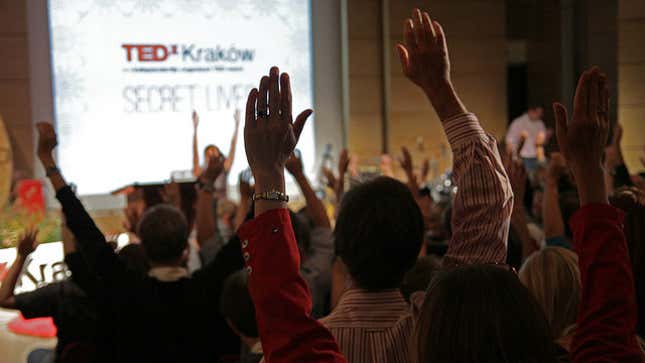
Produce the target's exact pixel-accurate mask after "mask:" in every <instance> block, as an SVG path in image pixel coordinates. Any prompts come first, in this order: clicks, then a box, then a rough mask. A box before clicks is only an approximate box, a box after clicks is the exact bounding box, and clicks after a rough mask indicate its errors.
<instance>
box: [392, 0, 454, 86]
mask: <svg viewBox="0 0 645 363" xmlns="http://www.w3.org/2000/svg"><path fill="white" fill-rule="evenodd" d="M404 35H405V45H403V44H401V43H399V44H397V46H396V49H397V51H398V53H399V58H400V59H401V66H402V67H403V74H405V76H406V77H408V78H409V79H410V80H411V81H412V82H414V83H415V84H416V85H417V86H419V87H421V88H422V89H423V90H424V91H428V92H431V91H432V90H435V89H438V88H441V87H444V86H445V85H447V84H450V82H451V81H450V58H449V57H448V47H447V46H446V37H445V34H444V33H443V29H442V28H441V25H439V23H438V22H436V21H432V20H430V15H429V14H428V13H427V12H425V11H424V12H421V11H420V10H419V9H414V11H413V12H412V17H411V18H408V19H406V20H405V23H404Z"/></svg>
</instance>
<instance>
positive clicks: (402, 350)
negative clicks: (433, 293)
mask: <svg viewBox="0 0 645 363" xmlns="http://www.w3.org/2000/svg"><path fill="white" fill-rule="evenodd" d="M320 322H321V323H322V324H323V325H324V326H325V327H326V328H327V329H329V331H330V332H331V333H332V335H333V336H334V338H336V342H337V343H338V346H339V348H340V351H341V352H342V353H343V354H344V355H345V358H347V361H348V362H350V363H361V362H366V363H367V362H369V363H372V362H374V363H378V362H383V363H407V362H409V354H408V342H409V341H410V335H411V334H412V326H413V319H412V314H411V313H410V307H409V305H408V304H407V303H406V302H405V300H404V299H403V296H402V295H401V292H400V291H399V290H398V289H392V290H385V291H380V292H367V291H364V290H360V289H351V290H348V291H346V292H345V293H344V294H343V297H342V298H341V299H340V302H339V303H338V306H336V308H335V309H334V311H333V312H332V313H331V314H330V315H329V316H328V317H326V318H323V319H321V320H320Z"/></svg>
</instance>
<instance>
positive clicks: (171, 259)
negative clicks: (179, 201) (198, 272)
mask: <svg viewBox="0 0 645 363" xmlns="http://www.w3.org/2000/svg"><path fill="white" fill-rule="evenodd" d="M137 230H138V233H137V234H138V236H139V238H140V239H141V245H142V246H143V249H144V251H145V252H146V256H147V258H148V260H149V261H150V263H151V264H152V265H181V264H182V263H184V262H185V259H186V256H187V249H188V222H186V218H185V217H184V214H183V213H182V212H181V211H180V210H179V209H177V208H175V207H172V206H169V205H167V204H160V205H157V206H154V207H152V208H150V209H148V210H147V211H146V212H145V213H144V214H143V217H142V218H141V221H140V222H139V227H138V228H137Z"/></svg>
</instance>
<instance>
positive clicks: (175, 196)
mask: <svg viewBox="0 0 645 363" xmlns="http://www.w3.org/2000/svg"><path fill="white" fill-rule="evenodd" d="M161 197H162V198H163V200H164V202H166V203H168V204H172V205H174V206H175V207H177V208H179V207H180V206H181V187H180V186H179V183H177V182H176V181H174V180H171V181H170V183H166V184H164V186H163V190H162V191H161Z"/></svg>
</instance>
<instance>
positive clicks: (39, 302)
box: [14, 282, 61, 319]
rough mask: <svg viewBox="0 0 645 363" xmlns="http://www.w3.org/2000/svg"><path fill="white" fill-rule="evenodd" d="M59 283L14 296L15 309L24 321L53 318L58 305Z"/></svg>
mask: <svg viewBox="0 0 645 363" xmlns="http://www.w3.org/2000/svg"><path fill="white" fill-rule="evenodd" d="M60 296H61V282H54V283H51V284H49V285H46V286H43V287H41V288H39V289H36V290H34V291H30V292H25V293H22V294H18V295H16V296H14V298H15V300H16V309H18V310H20V312H21V313H22V315H23V316H24V317H25V318H26V319H33V318H42V317H47V316H54V314H55V313H56V310H57V308H58V304H59V303H60Z"/></svg>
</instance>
